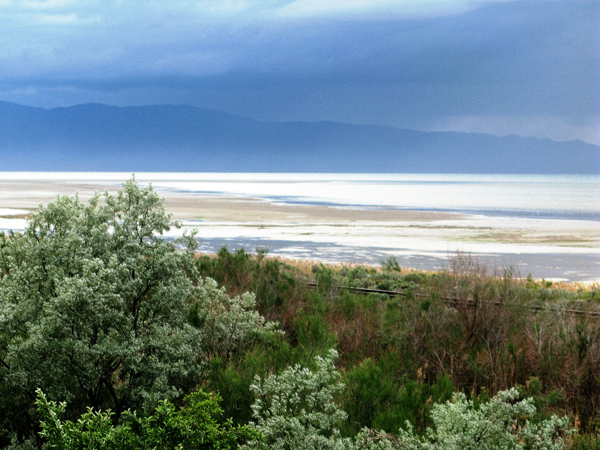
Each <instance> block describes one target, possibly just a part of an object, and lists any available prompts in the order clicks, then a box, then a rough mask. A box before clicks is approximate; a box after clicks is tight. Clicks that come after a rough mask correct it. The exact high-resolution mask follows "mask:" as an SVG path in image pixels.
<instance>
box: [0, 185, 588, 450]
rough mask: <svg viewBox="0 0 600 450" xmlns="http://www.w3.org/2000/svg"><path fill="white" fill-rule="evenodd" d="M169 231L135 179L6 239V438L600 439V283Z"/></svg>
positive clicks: (477, 445)
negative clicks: (313, 258) (287, 251)
mask: <svg viewBox="0 0 600 450" xmlns="http://www.w3.org/2000/svg"><path fill="white" fill-rule="evenodd" d="M173 226H178V224H177V223H176V222H173V221H171V220H170V216H169V215H167V214H166V213H165V211H164V206H163V203H162V200H161V199H160V198H158V197H157V195H156V194H155V193H154V192H153V191H152V189H151V188H146V189H142V188H140V187H138V186H137V185H136V183H135V180H131V181H129V182H127V183H126V184H125V185H124V186H123V189H122V190H120V191H119V193H118V194H117V195H116V196H111V195H108V194H105V195H104V196H99V195H98V196H96V197H94V198H93V199H92V200H91V201H90V203H89V204H82V203H81V202H80V201H79V200H78V199H77V198H69V197H59V198H58V199H57V200H56V201H55V202H53V203H51V204H50V205H48V206H47V207H46V208H41V209H40V210H39V211H38V212H37V213H35V214H34V215H33V216H32V218H31V220H30V222H29V225H28V227H27V229H26V231H25V232H24V233H23V234H8V235H4V236H3V237H2V238H0V270H1V272H0V446H3V447H7V448H13V449H17V448H21V449H26V448H48V449H53V448H56V449H58V448H64V449H69V448H88V449H96V448H98V449H112V448H115V449H116V448H123V449H128V448H131V449H137V448H140V449H141V448H165V449H166V448H190V449H193V448H223V449H226V448H238V447H241V448H247V449H256V448H281V449H303V448H307V449H308V448H310V449H313V448H340V449H341V448H347V449H355V448H356V449H358V448H363V449H366V448H373V449H375V448H377V449H438V448H439V449H442V448H444V449H446V448H448V449H450V448H457V449H458V448H473V449H496V448H498V449H500V448H510V449H513V448H514V449H542V448H544V449H546V448H547V449H563V448H565V449H569V448H570V449H599V448H600V437H599V433H600V314H599V312H600V291H599V289H598V286H595V287H594V286H592V287H591V288H587V289H586V288H581V289H578V290H577V289H576V290H573V289H568V288H567V287H566V286H556V285H553V284H552V283H549V282H545V281H543V282H539V281H535V280H532V279H531V278H528V279H521V278H519V277H516V276H514V274H513V273H512V272H511V271H510V270H505V271H503V272H502V273H494V272H490V271H489V270H488V269H487V268H486V267H483V266H481V265H479V264H478V263H477V261H475V260H473V259H471V258H469V257H467V256H464V255H458V256H457V257H456V258H455V259H454V260H453V262H452V264H451V265H450V267H449V269H448V270H446V271H443V272H439V273H417V272H408V271H406V270H404V269H402V268H401V267H399V265H398V263H397V262H396V260H394V259H388V260H387V261H384V262H383V263H382V266H381V267H378V268H375V267H365V266H349V265H338V266H328V265H323V264H314V265H310V266H307V265H306V264H292V263H290V262H289V261H288V262H286V261H281V260H278V259H275V258H269V257H268V256H267V254H266V252H264V251H259V252H257V254H256V255H250V254H249V253H247V252H245V251H244V250H243V249H240V250H237V251H235V252H233V253H231V252H229V251H228V250H227V249H225V248H224V249H222V250H221V251H220V252H219V253H218V254H217V255H213V256H199V255H196V256H195V257H194V254H193V253H192V252H191V250H193V248H194V242H195V240H194V237H193V236H185V237H184V239H183V240H182V241H181V242H168V241H165V240H162V239H160V238H158V235H159V234H160V233H161V232H163V231H164V230H167V229H168V228H169V227H173ZM356 288H366V289H375V290H379V291H395V293H389V292H388V293H382V292H367V293H365V292H358V291H357V290H356Z"/></svg>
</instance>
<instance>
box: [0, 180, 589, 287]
mask: <svg viewBox="0 0 600 450" xmlns="http://www.w3.org/2000/svg"><path fill="white" fill-rule="evenodd" d="M118 187H119V184H118V183H113V182H106V183H101V182H89V183H88V182H83V181H70V182H66V181H60V180H15V179H12V180H0V228H2V229H9V228H13V229H22V228H23V227H24V226H25V220H26V216H27V214H28V212H30V211H33V210H35V209H37V207H38V206H39V205H40V204H47V203H48V202H50V201H52V200H53V199H54V198H55V197H56V195H74V194H75V193H76V192H77V193H78V194H79V196H80V198H81V199H82V200H83V201H87V200H88V199H89V198H90V197H91V196H92V195H93V194H94V192H96V191H100V192H102V191H103V190H104V189H108V190H109V191H113V192H114V191H116V189H117V188H118ZM156 190H157V192H158V193H159V194H160V195H161V196H162V197H164V198H165V205H166V209H167V211H169V212H172V213H173V218H174V219H177V220H180V221H181V222H182V223H183V225H184V228H187V229H191V228H195V229H197V230H198V237H199V241H200V250H202V251H206V252H213V251H215V250H218V248H220V246H222V245H227V246H228V247H229V248H230V249H233V248H237V247H240V246H244V247H245V248H246V249H247V250H248V251H254V250H255V249H256V248H266V249H268V250H269V251H270V253H271V254H275V255H280V256H285V257H292V258H307V259H313V260H322V261H347V262H363V263H378V262H380V261H381V260H382V259H384V258H385V257H389V256H394V257H396V258H398V260H399V262H400V263H401V265H403V266H411V267H416V268H421V269H428V270H431V269H439V268H442V267H444V264H445V263H446V261H447V258H448V257H449V256H451V255H452V254H455V253H456V252H457V251H460V252H466V253H471V254H473V255H475V256H477V257H478V258H480V259H482V260H484V261H485V262H486V263H488V264H491V265H494V266H497V267H503V266H504V267H505V266H509V265H510V266H513V267H515V268H517V269H518V270H519V271H520V272H521V273H522V274H523V275H525V276H526V275H527V274H529V273H531V274H532V275H533V276H534V277H538V278H546V279H557V280H558V279H561V280H570V281H589V280H597V279H600V274H599V272H600V262H599V259H600V258H599V254H600V250H599V249H600V226H599V223H598V222H597V221H591V220H562V219H537V218H515V217H510V218H507V217H489V216H482V215H470V214H458V213H450V212H448V213H446V212H427V211H407V210H394V209H367V208H349V207H343V208H342V207H336V206H327V205H305V204H288V203H275V202H269V201H265V200H263V199H256V198H240V197H233V196H228V195H214V194H213V195H208V194H199V193H192V192H183V191H175V190H171V189H161V188H160V187H159V188H156ZM181 233H182V230H176V229H173V230H171V231H170V232H169V233H168V236H172V237H176V236H178V235H181Z"/></svg>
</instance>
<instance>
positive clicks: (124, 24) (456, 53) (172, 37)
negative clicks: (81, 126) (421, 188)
mask: <svg viewBox="0 0 600 450" xmlns="http://www.w3.org/2000/svg"><path fill="white" fill-rule="evenodd" d="M0 101H11V102H16V103H20V104H25V105H31V106H39V107H44V108H52V107H58V106H70V105H74V104H81V103H88V102H96V103H104V104H108V105H116V106H129V105H146V104H175V105H179V104H189V105H194V106H199V107H207V108H213V109H218V110H221V111H226V112H229V113H232V114H238V115H243V116H246V117H252V118H255V119H259V120H279V121H288V120H306V121H320V120H331V121H341V122H350V123H356V124H381V125H392V126H396V127H401V128H413V129H420V130H436V131H441V130H443V131H467V132H483V133H490V134H495V135H500V136H503V135H509V134H516V135H519V136H533V137H540V138H550V139H556V140H572V139H581V140H583V141H585V142H589V143H594V144H596V145H600V1H598V0H592V1H584V0H565V1H563V0H534V1H528V0H501V1H500V0H494V1H493V0H337V1H336V0H264V1H261V0H195V1H194V0H167V1H164V0H163V1H157V0H45V1H44V0H0Z"/></svg>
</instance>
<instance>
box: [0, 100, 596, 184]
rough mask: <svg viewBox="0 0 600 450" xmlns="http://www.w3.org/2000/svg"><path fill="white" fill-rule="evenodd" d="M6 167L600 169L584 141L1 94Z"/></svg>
mask: <svg viewBox="0 0 600 450" xmlns="http://www.w3.org/2000/svg"><path fill="white" fill-rule="evenodd" d="M0 155H1V157H2V166H1V167H2V168H1V170H52V171H58V170H87V171H251V172H260V171H266V172H303V171H306V172H454V173H460V172H470V173H600V147H597V146H594V145H590V144H586V143H583V142H580V141H571V142H555V141H550V140H546V139H533V138H526V139H525V138H519V137H517V136H508V137H495V136H490V135H484V134H468V133H449V132H422V131H413V130H401V129H397V128H393V127H384V126H359V125H351V124H344V123H333V122H316V123H309V122H259V121H255V120H252V119H247V118H243V117H237V116H233V115H230V114H226V113H222V112H218V111H213V110H208V109H202V108H195V107H191V106H169V105H159V106H143V107H126V108H119V107H112V106H105V105H98V104H87V105H78V106H73V107H69V108H54V109H49V110H45V109H41V108H32V107H27V106H21V105H16V104H13V103H6V102H0Z"/></svg>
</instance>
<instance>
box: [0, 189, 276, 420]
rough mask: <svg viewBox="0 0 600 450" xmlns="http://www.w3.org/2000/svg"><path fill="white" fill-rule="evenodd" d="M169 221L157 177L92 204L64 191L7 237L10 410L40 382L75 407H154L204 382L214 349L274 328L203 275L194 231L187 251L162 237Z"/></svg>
mask: <svg viewBox="0 0 600 450" xmlns="http://www.w3.org/2000/svg"><path fill="white" fill-rule="evenodd" d="M173 226H175V227H179V226H180V225H179V224H178V223H176V222H174V221H172V220H171V216H170V215H169V214H167V213H166V212H165V208H164V202H163V200H162V199H161V198H160V197H159V196H158V195H157V194H156V192H154V191H153V189H152V187H151V186H150V187H147V188H141V187H139V186H138V185H137V184H136V182H135V179H131V180H130V181H128V182H126V183H125V184H124V185H123V188H122V189H120V190H119V191H118V193H117V194H116V195H110V194H109V193H105V194H104V195H99V194H96V195H95V196H94V197H93V198H92V199H91V200H90V202H89V203H88V204H85V203H84V202H82V201H80V200H79V198H78V197H74V198H73V197H66V196H65V197H58V198H57V199H56V200H55V201H54V202H52V203H50V204H48V205H47V206H46V207H41V208H40V209H39V210H38V211H37V212H36V213H34V214H33V215H32V218H31V220H30V221H29V224H28V226H27V228H26V230H25V232H24V233H23V234H18V233H12V234H10V235H7V236H3V237H2V238H0V391H2V392H0V394H2V395H0V397H3V400H1V401H0V402H2V405H0V406H2V408H3V409H4V410H5V411H8V410H10V409H13V410H15V409H18V408H21V412H22V415H23V416H26V415H27V408H28V405H29V407H30V406H31V405H33V401H34V400H35V391H36V389H37V388H41V389H42V390H43V391H44V392H45V393H46V394H47V395H48V397H49V398H50V399H54V400H58V401H66V402H68V404H69V408H72V413H73V414H78V413H81V412H82V411H84V410H85V408H86V407H91V408H94V409H96V410H98V409H106V408H110V409H111V410H112V411H113V413H114V414H115V417H118V416H119V415H120V414H121V412H123V411H124V410H126V409H127V408H132V409H139V408H143V409H145V410H147V411H150V410H152V409H153V408H154V407H155V406H156V404H157V402H158V401H159V400H162V399H171V398H174V397H176V396H179V395H180V394H181V393H182V392H183V391H185V390H189V389H190V388H192V387H194V386H196V385H197V383H198V382H199V381H200V380H201V378H202V376H203V371H204V368H205V367H207V366H208V365H207V364H206V359H207V358H208V357H209V356H210V353H211V352H215V351H219V352H227V351H231V350H232V348H235V347H236V346H239V345H240V344H241V341H243V339H244V338H245V337H246V336H248V335H250V334H254V335H255V334H256V332H257V331H258V332H262V331H269V330H271V329H273V328H274V324H265V323H264V319H263V318H262V317H261V316H259V315H258V314H256V313H255V312H254V311H253V307H254V298H253V296H251V295H245V296H244V297H243V298H229V297H228V296H227V295H226V294H225V293H224V291H223V290H220V289H217V287H216V284H215V283H214V282H212V280H202V279H200V278H199V277H198V275H197V272H196V268H195V264H194V261H193V255H192V253H191V252H190V251H189V248H190V247H193V246H194V244H195V242H196V241H195V239H193V238H192V236H187V237H184V240H185V241H186V242H185V244H186V245H187V249H186V248H184V247H183V246H179V245H178V243H177V242H172V241H171V242H168V241H166V240H164V239H162V238H160V235H161V234H162V233H163V232H165V231H167V230H169V229H170V227H173ZM191 312H193V313H194V314H195V315H194V314H191ZM191 316H194V317H195V318H196V319H198V318H200V319H201V320H191ZM192 318H193V317H192ZM208 327H210V329H208ZM13 400H14V402H17V403H19V405H18V407H17V406H15V404H13V406H12V407H11V403H10V402H11V401H13ZM17 400H18V401H17ZM5 419H6V417H5Z"/></svg>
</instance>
